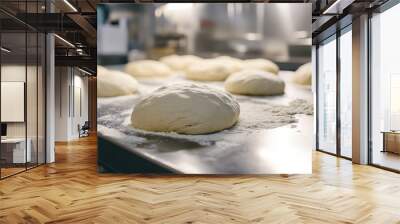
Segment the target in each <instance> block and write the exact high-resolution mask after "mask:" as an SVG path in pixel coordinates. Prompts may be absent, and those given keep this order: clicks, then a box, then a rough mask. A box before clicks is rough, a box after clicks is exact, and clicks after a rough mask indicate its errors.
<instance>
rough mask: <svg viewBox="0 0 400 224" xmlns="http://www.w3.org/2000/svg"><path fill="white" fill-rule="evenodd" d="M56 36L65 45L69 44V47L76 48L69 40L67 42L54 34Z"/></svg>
mask: <svg viewBox="0 0 400 224" xmlns="http://www.w3.org/2000/svg"><path fill="white" fill-rule="evenodd" d="M54 36H55V37H57V38H58V39H59V40H61V41H62V42H64V43H65V44H67V45H68V46H70V47H73V48H75V45H73V44H72V43H71V42H69V41H68V40H66V39H64V38H62V37H60V36H59V35H57V34H54Z"/></svg>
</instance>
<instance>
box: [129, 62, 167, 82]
mask: <svg viewBox="0 0 400 224" xmlns="http://www.w3.org/2000/svg"><path fill="white" fill-rule="evenodd" d="M125 72H127V73H128V74H130V75H132V76H134V77H136V78H157V77H167V76H169V75H171V74H172V73H173V71H172V70H171V69H170V68H169V67H168V66H167V65H165V64H163V63H161V62H159V61H154V60H139V61H133V62H129V63H128V64H126V66H125Z"/></svg>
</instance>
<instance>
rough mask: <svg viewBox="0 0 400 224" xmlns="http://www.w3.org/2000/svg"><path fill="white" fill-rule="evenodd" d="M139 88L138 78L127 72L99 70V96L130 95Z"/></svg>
mask: <svg viewBox="0 0 400 224" xmlns="http://www.w3.org/2000/svg"><path fill="white" fill-rule="evenodd" d="M137 88H138V82H137V81H136V79H135V78H133V77H132V76H130V75H128V74H126V73H123V72H120V71H113V70H107V71H106V72H104V71H103V72H99V70H98V71H97V96H99V97H111V96H124V95H130V94H133V93H135V92H137Z"/></svg>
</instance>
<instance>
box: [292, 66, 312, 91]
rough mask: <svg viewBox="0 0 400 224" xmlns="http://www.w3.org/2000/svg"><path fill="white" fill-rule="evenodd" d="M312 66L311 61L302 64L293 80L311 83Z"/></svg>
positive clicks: (305, 83) (303, 83)
mask: <svg viewBox="0 0 400 224" xmlns="http://www.w3.org/2000/svg"><path fill="white" fill-rule="evenodd" d="M311 77H312V67H311V63H307V64H304V65H302V66H300V67H299V68H298V69H297V70H296V72H295V73H294V76H293V82H295V83H297V84H300V85H308V86H309V85H311V79H312V78H311Z"/></svg>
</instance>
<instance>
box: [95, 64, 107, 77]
mask: <svg viewBox="0 0 400 224" xmlns="http://www.w3.org/2000/svg"><path fill="white" fill-rule="evenodd" d="M108 71H109V70H108V69H106V68H105V67H103V66H101V65H97V75H98V74H105V73H107V72H108Z"/></svg>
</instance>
